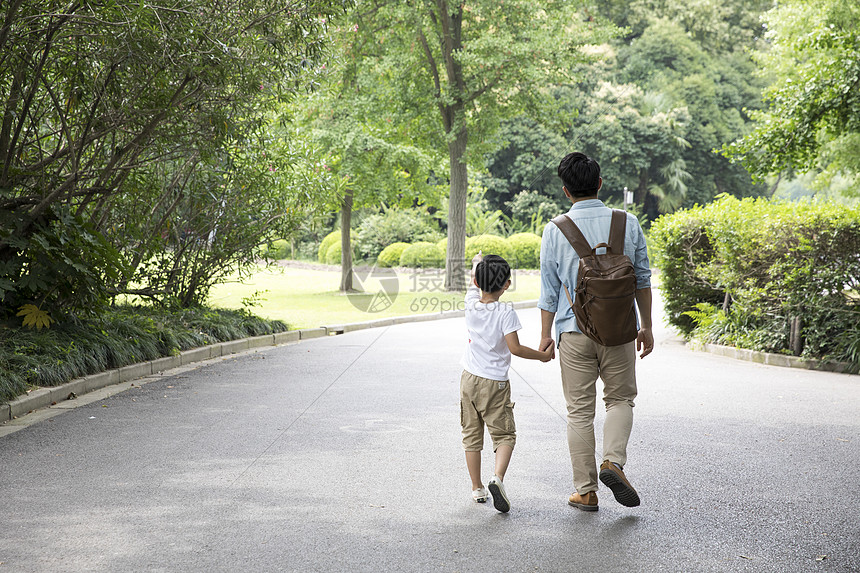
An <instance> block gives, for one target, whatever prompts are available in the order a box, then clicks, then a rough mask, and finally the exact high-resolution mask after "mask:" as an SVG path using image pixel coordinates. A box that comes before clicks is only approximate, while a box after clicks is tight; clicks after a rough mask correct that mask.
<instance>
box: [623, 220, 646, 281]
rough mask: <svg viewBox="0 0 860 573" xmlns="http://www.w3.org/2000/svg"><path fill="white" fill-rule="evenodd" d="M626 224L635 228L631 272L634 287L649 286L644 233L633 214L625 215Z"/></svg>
mask: <svg viewBox="0 0 860 573" xmlns="http://www.w3.org/2000/svg"><path fill="white" fill-rule="evenodd" d="M627 225H628V227H632V229H635V233H631V234H632V235H633V236H632V238H633V257H631V258H632V260H633V272H634V273H636V288H637V289H643V288H650V287H651V264H650V262H649V261H648V246H647V244H646V243H645V233H644V232H643V231H642V227H641V226H640V225H639V220H638V219H636V217H634V216H633V215H629V214H628V216H627Z"/></svg>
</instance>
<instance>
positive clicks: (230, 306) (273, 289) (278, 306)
mask: <svg viewBox="0 0 860 573" xmlns="http://www.w3.org/2000/svg"><path fill="white" fill-rule="evenodd" d="M357 278H358V280H357V281H356V284H357V285H358V284H361V285H363V286H364V289H365V291H366V292H364V293H351V294H349V295H345V294H342V293H340V292H339V291H338V287H339V284H340V269H339V267H319V268H300V267H296V266H281V267H275V266H273V267H260V268H259V269H258V271H257V272H256V273H254V274H253V275H251V277H250V278H248V279H247V280H245V281H244V282H243V283H236V282H234V283H227V284H222V285H219V286H217V287H215V288H214V289H213V290H212V292H211V293H210V298H209V301H208V304H209V305H210V307H211V308H190V309H181V310H176V311H169V310H164V309H158V308H153V307H151V306H139V305H134V304H122V305H119V306H116V307H113V308H110V309H108V310H107V311H106V312H105V313H104V314H103V315H101V316H98V317H91V318H77V319H75V318H70V319H67V320H63V321H61V322H58V323H56V324H54V325H53V326H52V327H51V328H49V329H42V330H32V329H26V328H20V327H15V326H12V325H0V402H4V401H8V400H13V399H15V398H16V397H17V396H20V395H22V394H24V393H25V392H26V391H27V390H28V389H32V388H33V387H39V386H58V385H60V384H64V383H66V382H68V381H70V380H73V379H75V378H78V377H80V376H86V375H88V374H95V373H97V372H103V371H105V370H108V369H111V368H118V367H121V366H126V365H128V364H133V363H135V362H142V361H146V360H153V359H156V358H160V357H163V356H170V355H174V354H177V353H179V352H180V351H182V350H187V349H189V348H194V347H198V346H203V345H206V344H212V343H216V342H222V341H227V340H235V339H237V338H244V337H247V336H256V335H260V334H269V333H271V332H279V331H283V330H286V329H287V328H288V327H289V328H292V329H299V328H313V327H317V326H321V325H335V324H345V323H349V322H362V321H366V320H372V319H375V318H385V317H391V316H405V315H410V314H423V313H437V312H440V311H445V310H454V309H458V308H462V301H463V295H462V294H459V293H446V292H444V291H443V290H442V284H441V283H442V275H441V272H440V271H434V270H428V271H421V272H412V271H409V270H403V269H400V270H398V271H397V272H396V273H395V272H394V271H391V274H389V275H386V276H382V277H370V278H367V279H366V280H364V281H363V282H361V279H362V274H361V272H360V271H359V273H358V277H357ZM383 287H384V290H385V291H386V292H388V293H390V294H391V295H392V296H390V297H388V298H386V297H384V296H383V297H381V298H380V297H378V296H377V295H378V293H380V292H381V291H383ZM539 291H540V277H539V276H537V275H536V274H534V273H516V274H515V276H514V277H513V285H512V287H511V288H510V289H509V290H508V292H507V293H506V294H505V296H504V299H503V300H509V301H521V300H530V299H536V298H537V297H538V294H539ZM375 297H376V298H375ZM389 302H390V304H389ZM372 305H376V307H374V306H372ZM377 307H378V308H379V310H378V311H376V312H371V310H372V309H376V308H377Z"/></svg>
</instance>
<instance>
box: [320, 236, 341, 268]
mask: <svg viewBox="0 0 860 573" xmlns="http://www.w3.org/2000/svg"><path fill="white" fill-rule="evenodd" d="M335 243H340V230H337V231H332V232H331V233H329V234H328V235H326V236H325V237H323V240H322V241H320V248H319V250H318V251H317V259H318V260H319V262H321V263H325V261H326V255H327V254H328V250H329V248H331V246H332V245H333V244H335ZM338 264H340V257H338Z"/></svg>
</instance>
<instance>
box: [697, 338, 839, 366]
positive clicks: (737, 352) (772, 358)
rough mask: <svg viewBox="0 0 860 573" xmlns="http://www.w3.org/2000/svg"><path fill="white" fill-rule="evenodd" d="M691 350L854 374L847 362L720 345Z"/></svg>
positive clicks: (751, 360)
mask: <svg viewBox="0 0 860 573" xmlns="http://www.w3.org/2000/svg"><path fill="white" fill-rule="evenodd" d="M688 345H689V346H690V348H692V349H693V350H696V351H699V352H708V353H710V354H716V355H718V356H726V357H728V358H734V359H735V360H746V361H747V362H757V363H758V364H767V365H769V366H781V367H783V368H800V369H804V370H820V371H823V372H836V373H838V374H854V373H853V372H851V365H850V364H849V363H847V362H827V361H824V360H815V359H810V358H800V357H797V356H788V355H786V354H774V353H771V352H758V351H756V350H746V349H744V348H735V347H734V346H722V345H720V344H708V343H704V344H703V343H701V342H690V343H688Z"/></svg>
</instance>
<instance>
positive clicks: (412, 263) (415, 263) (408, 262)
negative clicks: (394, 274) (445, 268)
mask: <svg viewBox="0 0 860 573" xmlns="http://www.w3.org/2000/svg"><path fill="white" fill-rule="evenodd" d="M444 263H445V253H444V252H442V249H440V248H439V245H437V244H436V243H428V242H426V241H420V242H418V243H414V244H412V245H409V246H408V247H407V248H406V249H404V250H403V253H402V254H401V255H400V266H402V267H412V268H439V267H441V266H442V265H443V264H444Z"/></svg>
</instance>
